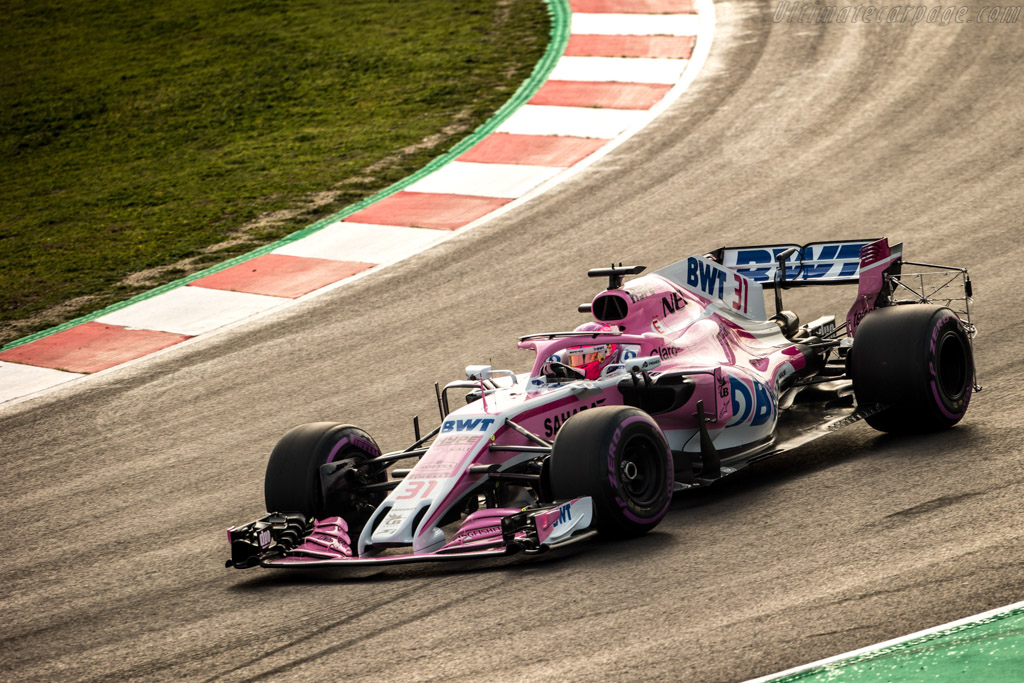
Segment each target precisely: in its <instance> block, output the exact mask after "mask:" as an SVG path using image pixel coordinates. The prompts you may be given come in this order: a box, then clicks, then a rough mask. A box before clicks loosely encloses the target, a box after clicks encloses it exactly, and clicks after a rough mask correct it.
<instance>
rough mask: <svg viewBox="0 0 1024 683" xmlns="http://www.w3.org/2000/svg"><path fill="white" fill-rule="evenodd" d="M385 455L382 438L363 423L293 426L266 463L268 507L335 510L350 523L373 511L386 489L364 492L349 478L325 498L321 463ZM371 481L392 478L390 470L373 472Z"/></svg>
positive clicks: (319, 512) (313, 512)
mask: <svg viewBox="0 0 1024 683" xmlns="http://www.w3.org/2000/svg"><path fill="white" fill-rule="evenodd" d="M378 455H380V448H378V447H377V443H376V442H375V441H374V440H373V438H371V437H370V435H369V434H367V433H366V432H364V431H363V430H362V429H359V428H358V427H353V426H352V425H343V424H336V423H333V422H313V423H310V424H304V425H299V426H298V427H294V428H293V429H291V430H289V431H288V433H286V434H285V435H284V436H283V437H281V440H280V441H278V442H277V445H276V446H274V450H273V452H271V454H270V461H269V462H268V463H267V474H266V478H265V479H264V483H263V494H264V498H265V499H266V503H267V511H268V512H301V513H303V514H304V515H306V516H307V517H316V518H317V519H323V518H325V517H328V516H331V515H340V516H341V517H344V518H346V520H347V521H348V522H349V524H353V523H355V522H357V521H358V518H360V517H362V516H364V515H365V514H367V513H368V510H367V509H366V508H367V506H368V507H369V508H370V509H372V508H373V507H376V505H378V504H379V503H380V501H381V500H383V498H384V494H383V493H377V492H373V493H371V492H367V491H360V490H359V489H358V484H356V485H355V486H353V485H352V484H349V483H347V482H346V484H345V488H346V490H343V491H340V492H337V494H335V493H333V492H332V496H331V501H330V502H329V503H328V502H326V501H324V496H323V492H322V487H321V485H320V466H321V465H324V464H327V463H330V462H338V461H340V460H345V459H352V460H354V461H355V463H360V462H363V461H365V460H369V459H371V458H375V457H377V456H378ZM369 478H370V480H372V481H374V482H382V481H386V480H387V471H386V470H385V468H380V471H379V472H376V473H373V474H370V475H369Z"/></svg>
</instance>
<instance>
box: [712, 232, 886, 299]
mask: <svg viewBox="0 0 1024 683" xmlns="http://www.w3.org/2000/svg"><path fill="white" fill-rule="evenodd" d="M878 241H880V240H879V239H877V238H875V239H861V240H834V241H831V242H811V243H810V244H805V245H803V246H800V245H797V244H772V245H766V246H756V247H722V248H720V249H716V250H715V251H713V252H711V253H710V254H708V258H710V259H712V260H713V261H717V262H718V263H720V264H722V265H723V266H725V267H726V268H729V269H730V270H734V271H736V272H737V273H739V274H741V275H745V276H746V277H748V278H750V279H752V280H755V281H757V282H760V283H761V284H762V285H763V286H765V287H770V288H774V287H775V286H776V282H777V281H778V280H779V277H778V275H779V265H778V262H777V261H776V259H777V257H778V256H779V254H782V253H783V252H785V251H787V250H790V249H792V250H794V251H793V253H792V254H791V255H790V256H789V258H787V259H786V274H785V284H784V285H783V287H784V288H789V287H799V286H804V285H845V284H856V283H857V282H859V281H860V274H861V249H863V248H864V247H866V246H868V245H869V244H873V243H875V242H878ZM892 249H893V252H895V253H897V254H900V253H902V245H896V246H894V247H893V248H892ZM897 258H898V256H897Z"/></svg>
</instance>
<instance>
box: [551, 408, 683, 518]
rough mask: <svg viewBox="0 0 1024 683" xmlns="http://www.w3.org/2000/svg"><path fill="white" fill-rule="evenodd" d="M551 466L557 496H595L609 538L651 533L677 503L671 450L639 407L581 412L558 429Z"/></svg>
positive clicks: (594, 409)
mask: <svg viewBox="0 0 1024 683" xmlns="http://www.w3.org/2000/svg"><path fill="white" fill-rule="evenodd" d="M550 463H551V466H550V483H551V493H552V495H553V497H554V498H555V499H556V500H563V499H567V498H576V497H579V496H590V497H591V498H592V499H593V501H594V516H595V525H596V527H597V529H598V531H600V532H601V534H602V535H603V536H606V537H615V538H625V537H631V536H639V535H641V534H644V533H647V532H648V531H650V530H651V529H653V528H654V527H655V526H657V525H658V522H660V521H661V519H662V518H663V517H664V516H665V513H666V512H667V511H668V505H669V503H670V502H671V500H672V485H673V469H672V468H673V466H672V451H671V450H670V449H669V446H668V442H667V441H666V440H665V436H664V434H662V432H661V429H660V428H659V427H658V425H657V423H655V422H654V420H653V419H651V417H650V416H649V415H648V414H647V413H645V412H643V411H642V410H638V409H637V408H632V407H629V406H606V407H601V408H591V409H590V410H586V411H583V412H581V413H577V414H576V415H574V416H573V417H571V418H570V419H569V420H567V421H566V422H565V424H563V425H562V427H561V429H559V431H558V436H556V437H555V443H554V445H553V446H552V449H551V461H550Z"/></svg>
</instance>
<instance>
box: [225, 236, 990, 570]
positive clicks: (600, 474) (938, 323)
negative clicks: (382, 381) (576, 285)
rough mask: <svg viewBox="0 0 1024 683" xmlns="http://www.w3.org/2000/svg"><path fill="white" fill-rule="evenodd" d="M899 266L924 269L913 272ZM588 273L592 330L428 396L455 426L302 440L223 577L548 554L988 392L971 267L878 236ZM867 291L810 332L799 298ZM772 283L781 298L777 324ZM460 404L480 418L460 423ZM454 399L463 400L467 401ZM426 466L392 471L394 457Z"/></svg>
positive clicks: (310, 435) (953, 415) (314, 433)
mask: <svg viewBox="0 0 1024 683" xmlns="http://www.w3.org/2000/svg"><path fill="white" fill-rule="evenodd" d="M905 266H913V267H915V268H917V269H918V270H919V271H920V272H915V273H913V274H908V273H904V272H902V271H903V268H904V267H905ZM643 270H644V267H643V266H635V267H623V266H622V265H621V264H620V265H619V266H612V267H611V268H600V269H596V270H591V271H590V272H589V275H590V276H592V277H601V278H605V277H607V278H608V287H607V289H605V290H604V291H602V292H601V293H600V294H598V295H597V296H596V297H595V298H594V299H593V301H592V302H591V303H590V304H583V305H582V306H580V307H579V310H580V311H582V312H588V313H591V314H592V316H593V318H594V321H593V322H589V323H586V324H584V325H582V326H580V327H579V328H577V329H576V330H574V331H572V332H555V333H546V334H532V335H528V336H525V337H522V338H521V339H520V340H519V347H520V348H523V349H529V350H533V351H535V352H536V360H535V362H534V363H533V367H532V368H531V370H530V371H529V372H526V373H522V374H516V373H515V372H513V371H510V370H493V369H492V368H491V367H490V366H486V365H471V366H469V367H467V368H466V379H465V380H458V381H455V382H451V383H449V384H448V385H447V386H445V387H444V388H443V389H441V388H439V387H438V386H437V385H436V384H435V393H436V397H437V403H438V410H439V412H440V416H441V420H440V424H439V425H438V426H437V427H436V428H435V429H433V430H432V431H430V432H429V433H428V434H426V435H421V433H420V429H419V422H418V419H415V418H414V420H413V428H414V433H415V441H414V443H413V444H412V445H411V446H409V447H408V448H406V449H404V450H400V451H395V452H391V453H385V454H382V453H381V451H380V449H379V448H378V446H377V444H376V442H374V440H373V439H372V438H371V437H370V435H369V434H367V433H366V432H365V431H363V430H361V429H359V428H357V427H353V426H349V425H343V424H335V423H329V422H322V423H315V424H307V425H302V426H299V427H296V428H294V429H292V430H291V431H289V432H288V433H287V434H285V435H284V437H283V438H282V439H281V440H280V442H278V444H277V446H276V447H275V448H274V450H273V452H272V454H271V456H270V461H269V464H268V465H267V473H266V480H265V497H266V506H267V510H268V511H269V514H268V515H267V516H265V517H263V518H262V519H260V520H258V521H255V522H251V523H249V524H245V525H243V526H238V527H232V528H231V529H229V530H228V538H229V540H230V543H231V559H230V560H228V562H227V566H229V567H231V566H233V567H237V568H246V567H252V566H255V565H261V566H264V567H324V566H354V565H366V564H385V563H403V562H414V561H422V560H444V559H466V558H482V557H490V556H497V555H506V554H511V553H515V552H525V553H539V552H544V551H546V550H549V549H552V548H557V547H561V546H564V545H567V544H572V543H575V542H578V541H581V540H584V539H587V538H590V537H592V536H594V535H595V534H598V533H599V534H601V535H602V536H604V537H606V538H608V537H611V538H614V537H629V536H636V535H639V534H643V533H645V532H647V531H649V530H650V529H652V528H653V527H654V526H655V525H657V524H658V522H659V521H660V520H661V519H662V517H664V515H665V514H666V511H667V510H668V507H669V502H670V500H671V498H672V495H673V492H675V491H680V490H685V489H689V488H693V487H701V486H707V485H709V484H712V483H713V482H715V481H717V480H718V479H720V478H722V477H724V476H726V475H728V474H731V473H733V472H736V471H737V470H739V469H740V468H743V467H745V466H747V465H750V464H751V463H755V462H757V461H759V460H762V459H764V458H768V457H771V456H773V455H777V454H779V453H782V452H784V451H786V450H789V449H792V448H795V447H797V446H800V445H802V444H805V443H807V442H809V441H811V440H813V439H816V438H818V437H821V436H825V435H827V434H830V433H831V432H833V431H835V430H837V429H839V428H841V427H845V426H847V425H850V424H853V423H855V422H857V421H859V420H862V419H863V420H865V421H866V422H867V423H868V424H869V425H871V426H872V427H874V428H876V429H879V430H882V431H888V432H925V431H935V430H941V429H945V428H948V427H951V426H952V425H954V424H956V423H957V422H958V421H959V420H960V419H961V418H962V417H963V416H964V414H965V412H966V411H967V406H968V403H969V402H970V399H971V394H972V391H979V390H980V389H981V387H979V386H978V385H977V379H976V375H975V369H974V361H973V347H972V343H973V337H974V335H975V329H974V327H973V326H972V324H971V322H970V310H969V305H970V301H971V282H970V279H969V276H968V274H967V270H966V269H964V268H953V267H948V266H933V265H928V264H921V263H910V262H907V261H903V259H902V245H895V246H892V247H890V245H889V244H888V241H887V240H885V239H879V240H848V241H836V242H817V243H813V244H808V245H805V246H802V247H801V246H796V245H772V246H760V247H738V248H722V249H718V250H716V251H714V252H711V253H709V254H706V255H704V256H691V257H689V258H687V259H685V260H683V261H679V262H678V263H674V264H672V265H669V266H667V267H665V268H662V269H661V270H658V271H655V272H654V273H651V274H649V275H646V276H643V277H637V278H635V279H633V280H631V281H630V282H628V283H625V284H624V279H625V276H627V275H639V274H640V273H641V272H642V271H643ZM826 284H855V285H857V287H858V290H857V295H856V299H855V301H854V303H853V306H852V307H851V308H850V310H849V312H848V313H847V315H846V318H845V320H844V321H843V322H841V323H839V324H837V322H836V316H835V315H827V316H824V317H820V318H817V319H816V320H813V321H811V322H809V323H806V324H803V325H801V324H800V321H799V318H798V316H797V315H796V314H794V313H793V312H791V311H787V310H785V309H784V308H783V305H782V291H783V290H785V289H788V288H791V287H802V286H807V285H826ZM762 287H769V288H773V289H774V294H775V313H774V315H772V316H771V317H768V316H767V315H766V312H765V302H764V296H763V293H762ZM450 392H458V393H464V392H468V393H466V395H465V400H466V405H463V406H462V407H460V408H459V409H457V410H454V411H452V410H450V409H449V394H450ZM453 395H454V394H453ZM407 459H408V460H415V464H414V465H413V466H412V467H411V468H406V469H392V470H391V471H388V468H389V467H391V466H393V465H394V464H396V463H397V462H398V461H401V460H407Z"/></svg>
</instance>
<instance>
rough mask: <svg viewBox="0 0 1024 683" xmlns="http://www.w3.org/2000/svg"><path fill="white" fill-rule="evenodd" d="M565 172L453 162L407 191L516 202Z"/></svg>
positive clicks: (546, 167) (519, 166)
mask: <svg viewBox="0 0 1024 683" xmlns="http://www.w3.org/2000/svg"><path fill="white" fill-rule="evenodd" d="M561 172H562V169H561V168H553V167H551V166H527V165H525V164H515V165H513V164H475V163H470V162H466V161H453V162H451V163H449V164H447V165H446V166H444V167H443V168H440V169H438V170H437V171H435V172H434V173H431V174H430V175H428V176H427V177H426V178H423V179H422V180H419V181H417V182H415V183H413V184H412V185H410V186H409V187H407V188H405V189H406V190H408V191H410V192H439V193H450V194H468V195H475V196H479V197H502V198H505V199H516V198H517V197H522V196H523V195H524V194H526V193H527V192H529V191H530V190H532V189H533V188H535V187H537V186H538V185H540V184H541V183H544V182H547V181H548V180H551V178H553V177H555V176H556V175H558V174H559V173H561Z"/></svg>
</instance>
